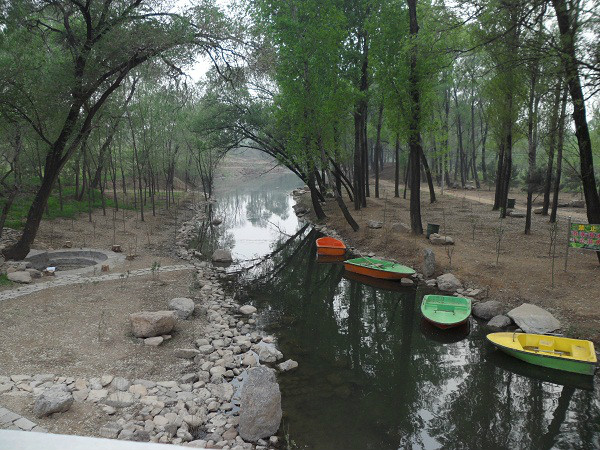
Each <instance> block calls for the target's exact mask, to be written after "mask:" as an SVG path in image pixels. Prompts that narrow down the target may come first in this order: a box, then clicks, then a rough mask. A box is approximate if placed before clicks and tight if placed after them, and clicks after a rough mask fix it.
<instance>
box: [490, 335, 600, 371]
mask: <svg viewBox="0 0 600 450" xmlns="http://www.w3.org/2000/svg"><path fill="white" fill-rule="evenodd" d="M487 340H488V341H490V342H491V343H492V344H493V345H495V346H496V347H498V348H499V349H500V350H502V351H503V352H505V353H507V354H509V355H511V356H514V357H515V358H518V359H520V360H522V361H525V362H528V363H530V364H535V365H537V366H542V367H547V368H550V369H557V370H564V371H567V372H574V373H580V374H584V375H594V371H595V370H596V364H597V362H598V359H597V357H596V352H595V350H594V344H593V343H592V342H591V341H586V340H583V339H571V338H566V337H561V336H548V335H545V334H530V333H510V332H503V333H490V334H488V335H487Z"/></svg>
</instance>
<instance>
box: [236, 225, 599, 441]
mask: <svg viewBox="0 0 600 450" xmlns="http://www.w3.org/2000/svg"><path fill="white" fill-rule="evenodd" d="M316 237H318V236H317V234H316V233H315V232H314V231H311V230H309V229H306V230H304V231H303V233H301V234H299V235H298V236H296V237H295V238H293V239H290V238H289V237H281V238H280V239H279V240H278V241H277V244H276V245H275V247H277V245H281V246H283V247H282V248H281V251H279V252H278V253H277V254H275V255H274V256H273V257H272V258H270V259H269V260H268V261H267V262H266V264H264V265H262V264H261V265H259V266H257V267H255V268H254V270H253V272H252V273H250V274H248V275H247V276H246V279H245V283H246V286H247V289H248V290H249V296H250V300H252V301H253V302H254V303H255V304H256V305H257V306H258V307H259V310H261V311H265V312H266V313H265V315H264V317H263V320H264V321H265V324H266V325H267V326H268V327H269V328H270V330H271V331H272V332H274V333H275V334H276V335H277V336H278V338H279V345H280V347H281V349H282V351H283V352H284V354H285V355H286V357H290V358H293V359H295V360H297V361H298V362H299V364H300V366H299V368H298V369H297V370H296V371H295V372H292V373H290V374H283V375H281V376H280V383H281V388H282V393H283V402H284V403H283V408H284V423H285V427H286V430H287V432H288V433H289V435H290V437H291V438H292V439H293V440H294V442H295V443H296V444H298V445H299V446H300V447H301V448H310V449H317V450H319V449H323V450H330V449H333V450H335V449H357V450H358V449H397V448H424V449H437V448H444V449H446V448H469V449H471V448H481V449H513V448H531V449H539V448H600V428H599V427H600V425H599V423H600V422H599V421H600V402H599V400H598V398H599V395H598V390H597V388H596V391H593V390H592V391H589V390H588V391H586V390H582V389H580V388H581V387H586V386H577V385H573V379H572V377H571V376H570V375H569V374H560V373H558V374H555V379H553V380H547V379H546V380H544V381H542V380H539V379H536V378H535V377H534V374H533V375H532V374H529V375H528V374H527V373H523V372H521V373H519V371H520V370H521V369H522V368H523V367H524V366H525V367H529V366H528V365H526V364H525V363H522V362H521V361H518V360H515V359H512V358H508V357H506V355H503V354H499V353H498V352H497V351H495V350H493V349H492V348H491V347H489V346H488V345H487V343H486V342H485V339H484V336H485V332H486V330H485V329H483V327H482V326H479V325H478V324H477V323H476V322H472V325H471V329H470V330H469V328H468V327H466V328H464V329H462V328H461V329H457V330H451V332H450V333H448V332H443V331H438V330H437V329H432V328H430V327H429V325H428V324H427V323H425V324H423V323H422V321H421V317H420V314H419V308H418V305H419V302H420V300H421V298H422V295H423V294H422V293H421V292H419V291H416V290H414V289H402V288H397V289H396V290H389V289H386V286H383V287H378V286H369V285H366V284H363V283H361V282H360V281H361V280H356V279H352V278H347V277H346V276H345V274H344V269H343V266H342V265H341V264H339V263H338V264H319V263H317V261H316V258H315V251H316V249H315V243H314V241H315V239H316ZM274 273H275V275H273V274H274ZM442 334H443V335H442ZM498 357H500V358H504V359H503V360H502V364H499V363H498V361H497V359H498ZM507 358H508V359H507ZM515 368H517V370H514V369H515ZM532 376H533V377H532ZM548 381H553V382H554V383H563V384H566V386H564V387H563V386H562V385H560V384H554V383H551V382H548ZM587 387H588V388H589V387H590V386H587Z"/></svg>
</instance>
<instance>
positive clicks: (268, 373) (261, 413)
mask: <svg viewBox="0 0 600 450" xmlns="http://www.w3.org/2000/svg"><path fill="white" fill-rule="evenodd" d="M281 416H282V411H281V392H280V391H279V385H278V384H277V379H276V378H275V374H274V372H273V370H272V369H269V368H268V367H264V366H260V367H255V368H253V369H250V370H249V371H248V378H247V379H246V381H245V382H244V387H243V388H242V393H241V397H240V424H239V428H238V431H239V433H240V436H241V437H242V439H244V440H245V441H248V442H256V441H257V440H259V439H262V438H266V437H269V436H272V435H274V434H275V433H277V430H278V429H279V425H280V423H281Z"/></svg>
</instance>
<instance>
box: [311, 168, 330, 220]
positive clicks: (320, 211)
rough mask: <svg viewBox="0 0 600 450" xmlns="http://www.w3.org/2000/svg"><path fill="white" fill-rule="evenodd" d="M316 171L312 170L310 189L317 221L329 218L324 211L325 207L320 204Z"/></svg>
mask: <svg viewBox="0 0 600 450" xmlns="http://www.w3.org/2000/svg"><path fill="white" fill-rule="evenodd" d="M315 170H316V169H313V170H310V171H309V174H308V188H309V189H310V199H311V200H312V205H313V209H314V211H315V214H316V215H317V219H319V220H323V219H325V218H326V217H327V216H326V215H325V211H323V207H322V206H321V203H320V202H319V197H318V196H317V192H316V191H317V187H316V185H315Z"/></svg>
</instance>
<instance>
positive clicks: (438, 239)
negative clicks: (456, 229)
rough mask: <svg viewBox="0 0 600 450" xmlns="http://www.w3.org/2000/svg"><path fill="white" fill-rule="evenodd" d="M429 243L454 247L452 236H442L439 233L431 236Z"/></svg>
mask: <svg viewBox="0 0 600 450" xmlns="http://www.w3.org/2000/svg"><path fill="white" fill-rule="evenodd" d="M429 242H431V243H432V244H433V245H454V239H452V237H451V236H442V235H440V234H437V233H432V234H430V235H429Z"/></svg>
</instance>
